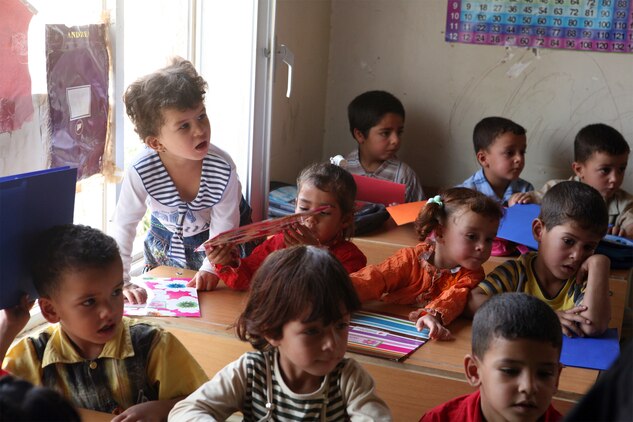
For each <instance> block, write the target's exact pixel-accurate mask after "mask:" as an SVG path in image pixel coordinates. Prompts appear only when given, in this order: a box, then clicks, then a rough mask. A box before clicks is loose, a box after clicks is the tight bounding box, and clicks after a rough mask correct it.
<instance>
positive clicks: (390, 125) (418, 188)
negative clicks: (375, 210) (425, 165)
mask: <svg viewBox="0 0 633 422" xmlns="http://www.w3.org/2000/svg"><path fill="white" fill-rule="evenodd" d="M347 117H348V118H349V130H350V132H352V136H353V137H354V139H356V142H358V149H357V150H355V151H353V152H351V153H350V154H349V155H347V157H345V159H346V160H347V165H346V166H345V169H346V170H347V171H349V172H350V173H352V174H358V175H361V176H369V177H376V178H378V179H384V180H388V181H390V182H395V183H402V184H404V185H406V192H405V202H415V201H421V200H423V199H424V192H423V191H422V185H421V184H420V181H419V180H418V176H417V175H416V174H415V171H413V169H412V168H411V167H409V166H408V165H406V164H405V163H403V162H402V161H400V160H399V159H398V158H397V157H396V153H397V152H398V150H399V149H400V142H401V141H402V132H403V131H404V106H403V105H402V103H401V102H400V100H398V99H397V98H396V97H395V96H393V95H392V94H390V93H388V92H385V91H368V92H365V93H363V94H360V95H359V96H358V97H356V98H354V99H353V100H352V102H351V103H349V106H348V107H347Z"/></svg>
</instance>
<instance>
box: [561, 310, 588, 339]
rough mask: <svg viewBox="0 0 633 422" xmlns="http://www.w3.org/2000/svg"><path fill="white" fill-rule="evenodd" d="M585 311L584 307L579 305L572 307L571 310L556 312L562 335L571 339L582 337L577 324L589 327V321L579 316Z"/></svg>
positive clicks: (582, 334)
mask: <svg viewBox="0 0 633 422" xmlns="http://www.w3.org/2000/svg"><path fill="white" fill-rule="evenodd" d="M586 310H587V307H586V306H584V305H580V306H574V307H573V308H571V309H567V310H566V311H556V315H558V320H559V321H560V325H561V327H562V328H563V334H565V335H566V336H567V337H573V336H574V335H576V336H579V337H583V336H584V333H583V331H582V330H581V329H580V326H579V325H578V324H587V325H591V321H589V320H588V319H587V318H584V317H582V316H581V315H580V313H581V312H584V311H586Z"/></svg>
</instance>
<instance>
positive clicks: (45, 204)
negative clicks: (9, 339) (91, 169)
mask: <svg viewBox="0 0 633 422" xmlns="http://www.w3.org/2000/svg"><path fill="white" fill-rule="evenodd" d="M76 183H77V169H76V168H70V167H59V168H54V169H48V170H42V171H36V172H32V173H23V174H16V175H12V176H6V177H2V178H0V309H5V308H8V307H12V306H15V305H17V304H18V303H19V301H20V297H21V296H22V294H24V293H28V295H29V296H30V297H31V299H35V298H37V296H38V295H37V292H36V291H35V288H34V287H33V281H32V277H31V272H30V269H29V267H30V262H31V261H32V260H34V259H37V255H38V251H37V248H34V247H33V245H32V242H33V239H34V238H35V237H36V236H37V235H38V234H39V233H41V232H42V231H43V230H46V229H48V228H50V227H53V226H56V225H59V224H68V223H72V222H73V213H74V209H75V185H76Z"/></svg>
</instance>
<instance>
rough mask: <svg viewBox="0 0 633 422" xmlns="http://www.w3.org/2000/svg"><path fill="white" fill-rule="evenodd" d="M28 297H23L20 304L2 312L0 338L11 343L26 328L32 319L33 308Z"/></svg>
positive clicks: (0, 314)
mask: <svg viewBox="0 0 633 422" xmlns="http://www.w3.org/2000/svg"><path fill="white" fill-rule="evenodd" d="M33 303H35V302H34V301H32V300H29V297H28V295H26V294H25V295H22V297H21V298H20V303H18V304H17V305H15V306H14V307H12V308H7V309H2V310H0V337H1V338H2V339H7V340H8V341H9V343H11V342H12V341H13V340H14V339H15V337H16V336H17V335H18V334H19V333H20V331H22V330H23V329H24V327H26V323H27V322H29V319H30V318H31V314H30V312H29V311H30V310H31V308H32V307H33Z"/></svg>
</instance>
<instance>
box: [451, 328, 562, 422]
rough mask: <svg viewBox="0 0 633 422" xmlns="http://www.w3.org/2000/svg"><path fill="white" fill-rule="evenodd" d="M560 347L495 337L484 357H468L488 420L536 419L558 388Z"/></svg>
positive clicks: (469, 370)
mask: <svg viewBox="0 0 633 422" xmlns="http://www.w3.org/2000/svg"><path fill="white" fill-rule="evenodd" d="M558 359H559V350H558V349H557V348H555V347H554V346H552V345H551V344H550V343H548V342H544V341H537V340H528V339H515V340H508V339H505V338H502V337H496V338H494V339H493V340H492V341H491V343H490V346H489V347H488V350H487V351H486V352H485V354H484V356H483V359H479V358H478V357H476V356H470V355H468V356H466V359H465V362H464V365H465V368H466V376H467V378H468V382H469V383H470V384H471V385H473V386H476V387H479V391H480V393H481V411H482V413H483V416H484V419H485V420H488V421H497V420H499V421H500V420H503V421H536V420H538V419H539V418H540V417H541V416H542V415H543V414H544V413H545V411H546V410H547V408H548V407H549V405H550V402H551V400H552V396H553V395H554V394H555V393H556V391H557V390H558V379H559V377H560V370H561V366H560V364H559V362H558Z"/></svg>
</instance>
